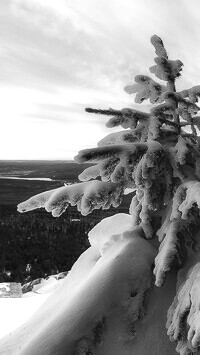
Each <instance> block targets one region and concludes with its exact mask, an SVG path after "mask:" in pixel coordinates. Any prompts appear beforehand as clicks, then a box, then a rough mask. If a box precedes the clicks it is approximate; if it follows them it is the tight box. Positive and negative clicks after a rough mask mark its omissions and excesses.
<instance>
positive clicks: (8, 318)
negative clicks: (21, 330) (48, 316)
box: [0, 292, 50, 339]
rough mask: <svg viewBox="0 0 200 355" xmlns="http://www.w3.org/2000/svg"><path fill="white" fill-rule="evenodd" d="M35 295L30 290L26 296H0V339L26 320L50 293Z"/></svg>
mask: <svg viewBox="0 0 200 355" xmlns="http://www.w3.org/2000/svg"><path fill="white" fill-rule="evenodd" d="M35 296H36V294H34V292H32V293H31V295H30V293H29V297H26V298H23V297H22V298H0V314H1V322H0V339H1V338H3V337H4V336H6V335H7V334H9V333H11V332H13V331H14V330H15V329H17V328H18V327H20V326H21V325H22V324H24V323H25V322H27V321H28V319H29V318H30V317H31V316H32V315H33V314H34V312H35V311H36V310H37V309H38V308H39V307H40V306H41V305H42V304H43V303H44V302H45V301H46V300H47V298H48V297H49V296H50V293H49V294H41V295H37V297H35Z"/></svg>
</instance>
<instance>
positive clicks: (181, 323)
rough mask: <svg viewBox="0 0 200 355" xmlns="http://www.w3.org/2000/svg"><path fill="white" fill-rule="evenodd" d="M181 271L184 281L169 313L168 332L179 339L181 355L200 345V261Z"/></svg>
mask: <svg viewBox="0 0 200 355" xmlns="http://www.w3.org/2000/svg"><path fill="white" fill-rule="evenodd" d="M185 269H186V270H184V269H183V270H182V271H180V274H181V275H184V276H183V277H182V282H181V284H180V286H179V288H178V290H177V294H176V296H175V298H174V301H173V303H172V305H171V306H170V308H169V311H168V315H167V318H168V319H167V324H166V327H167V329H168V331H167V334H168V335H169V337H170V340H171V341H177V342H178V343H177V347H176V350H177V352H178V353H179V354H181V355H188V354H191V353H195V352H196V351H197V350H198V347H199V346H200V262H197V263H196V264H194V265H193V266H191V267H190V268H189V269H188V270H187V266H186V268H185Z"/></svg>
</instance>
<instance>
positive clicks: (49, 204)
mask: <svg viewBox="0 0 200 355" xmlns="http://www.w3.org/2000/svg"><path fill="white" fill-rule="evenodd" d="M122 195H123V187H122V185H118V184H114V183H111V182H110V183H105V182H102V181H98V180H94V181H89V182H86V183H79V184H74V185H69V186H63V187H60V188H58V189H54V190H50V191H48V192H43V193H41V194H38V195H35V196H33V197H31V198H30V199H28V200H27V201H25V202H22V203H20V204H19V205H18V211H19V212H27V211H32V210H34V209H36V208H41V207H44V208H45V209H46V211H47V212H51V213H52V215H53V216H54V217H59V216H60V215H61V214H62V213H63V212H65V210H66V208H67V207H68V206H69V205H71V206H77V209H78V211H80V212H81V213H82V215H84V216H85V215H87V214H89V213H91V212H92V211H93V210H94V209H99V208H102V209H108V208H110V207H111V206H114V207H117V206H119V205H120V203H121V201H122Z"/></svg>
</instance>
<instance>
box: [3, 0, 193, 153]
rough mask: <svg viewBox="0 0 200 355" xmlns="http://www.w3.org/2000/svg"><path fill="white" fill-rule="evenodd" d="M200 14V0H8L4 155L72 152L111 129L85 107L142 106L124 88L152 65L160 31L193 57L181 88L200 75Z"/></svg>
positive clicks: (178, 55)
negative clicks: (155, 39) (154, 37)
mask: <svg viewBox="0 0 200 355" xmlns="http://www.w3.org/2000/svg"><path fill="white" fill-rule="evenodd" d="M199 14H200V1H199V0H191V1H188V0H109V1H108V0H0V68H1V69H0V97H1V101H0V119H1V139H0V159H72V158H73V156H74V155H76V153H77V151H78V150H80V149H83V148H88V147H93V146H95V145H96V142H97V141H98V140H100V139H101V138H103V137H104V136H105V135H106V134H109V133H111V131H109V130H108V129H106V128H105V122H106V118H103V117H98V116H96V115H90V114H87V113H85V112H84V107H88V106H90V107H96V108H108V107H112V108H117V109H120V108H123V107H137V106H139V105H135V104H134V101H133V98H132V97H131V96H128V95H127V94H126V93H125V92H124V91H123V87H124V86H125V85H127V84H130V83H132V82H133V78H134V76H135V75H136V74H147V75H148V74H149V72H148V68H149V66H151V65H153V58H154V56H155V54H154V48H153V47H152V45H151V44H150V41H149V38H150V36H151V35H153V34H157V35H159V36H160V37H161V38H162V39H163V41H164V43H165V46H166V48H167V51H168V53H169V54H170V58H171V59H180V60H181V61H183V63H184V72H183V77H182V78H181V79H179V81H178V87H179V88H181V89H182V88H188V87H190V86H193V85H197V84H200V45H199V44H200V15H199ZM139 107H141V105H140V106H139ZM145 109H148V106H146V107H145Z"/></svg>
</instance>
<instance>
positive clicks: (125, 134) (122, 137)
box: [97, 129, 138, 147]
mask: <svg viewBox="0 0 200 355" xmlns="http://www.w3.org/2000/svg"><path fill="white" fill-rule="evenodd" d="M136 141H138V138H137V136H136V135H135V134H134V131H133V130H130V129H127V130H125V131H120V132H114V133H110V134H108V135H107V136H105V137H104V138H103V139H101V140H100V141H99V142H98V143H97V146H98V147H103V146H105V145H109V144H124V143H133V142H136Z"/></svg>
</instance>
